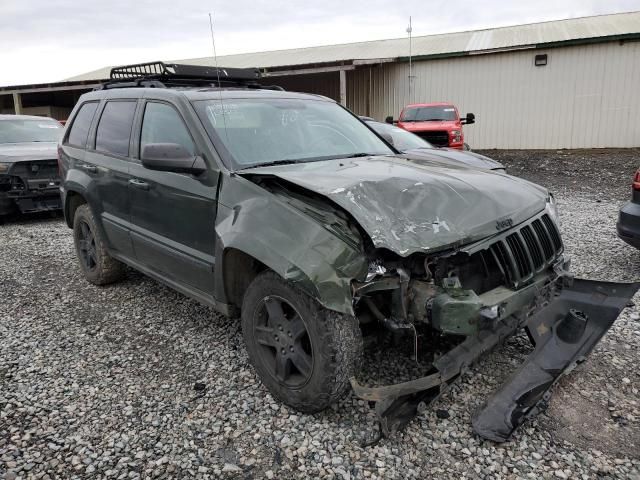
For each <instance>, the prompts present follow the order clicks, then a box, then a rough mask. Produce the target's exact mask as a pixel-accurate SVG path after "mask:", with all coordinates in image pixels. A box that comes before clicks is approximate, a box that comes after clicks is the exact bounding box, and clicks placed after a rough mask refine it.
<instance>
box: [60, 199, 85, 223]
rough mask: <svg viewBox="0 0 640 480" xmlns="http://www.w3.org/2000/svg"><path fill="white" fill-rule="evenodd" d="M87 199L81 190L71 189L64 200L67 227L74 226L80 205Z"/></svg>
mask: <svg viewBox="0 0 640 480" xmlns="http://www.w3.org/2000/svg"><path fill="white" fill-rule="evenodd" d="M85 203H88V202H87V199H86V198H85V197H84V195H83V194H82V193H80V192H77V191H75V190H69V191H68V192H67V194H66V197H65V202H64V207H63V208H64V219H65V221H66V223H67V227H69V228H73V218H74V217H75V214H76V210H78V207H79V206H80V205H84V204H85Z"/></svg>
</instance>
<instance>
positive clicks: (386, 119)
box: [384, 116, 398, 125]
mask: <svg viewBox="0 0 640 480" xmlns="http://www.w3.org/2000/svg"><path fill="white" fill-rule="evenodd" d="M384 121H385V123H388V124H389V125H393V124H394V123H398V121H397V120H394V119H393V117H392V116H388V117H387V118H385V119H384Z"/></svg>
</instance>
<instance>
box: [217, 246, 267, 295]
mask: <svg viewBox="0 0 640 480" xmlns="http://www.w3.org/2000/svg"><path fill="white" fill-rule="evenodd" d="M265 270H268V268H267V266H266V265H264V264H263V263H262V262H260V261H258V260H256V259H255V258H253V257H252V256H251V255H247V254H246V253H244V252H243V251H241V250H236V249H235V248H229V249H227V250H225V254H224V259H223V273H224V291H225V294H226V297H227V302H228V303H230V304H232V305H235V306H237V307H238V308H240V307H242V299H243V297H244V292H245V291H246V290H247V288H248V287H249V284H250V283H251V282H252V281H253V279H254V278H256V276H257V275H258V274H259V273H261V272H263V271H265Z"/></svg>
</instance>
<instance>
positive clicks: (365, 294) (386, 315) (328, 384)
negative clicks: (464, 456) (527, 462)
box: [59, 63, 638, 441]
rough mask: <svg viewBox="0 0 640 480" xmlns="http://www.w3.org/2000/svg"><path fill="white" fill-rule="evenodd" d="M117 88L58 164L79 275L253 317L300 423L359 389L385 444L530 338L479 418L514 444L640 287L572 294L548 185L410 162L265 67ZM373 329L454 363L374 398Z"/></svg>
mask: <svg viewBox="0 0 640 480" xmlns="http://www.w3.org/2000/svg"><path fill="white" fill-rule="evenodd" d="M151 71H155V72H156V73H155V74H153V75H151V74H149V73H148V72H151ZM218 76H220V77H221V79H219V78H218ZM111 77H112V79H113V80H112V81H111V82H108V83H106V84H105V85H104V86H103V87H102V88H101V89H100V90H98V91H94V92H91V93H87V94H84V95H82V97H81V98H80V100H79V102H78V104H77V105H76V107H75V108H74V111H73V112H72V115H71V117H70V122H69V124H68V126H67V128H66V131H65V135H64V137H63V139H62V142H61V144H60V148H59V152H60V164H61V172H62V178H63V188H62V199H63V203H64V212H65V217H66V221H67V224H68V226H69V227H71V228H73V235H74V240H75V246H76V250H77V254H78V258H79V262H80V267H81V269H82V272H83V273H84V275H85V277H86V278H87V280H89V281H90V282H92V283H95V284H97V285H103V284H107V283H110V282H114V281H116V280H118V279H120V278H121V277H122V275H123V273H124V265H125V264H127V265H129V266H131V267H133V268H135V269H137V270H140V271H141V272H143V273H146V274H147V275H149V276H151V277H153V278H155V279H157V280H159V281H161V282H164V283H165V284H167V285H169V286H170V287H172V288H174V289H175V290H177V291H179V292H182V293H185V294H187V295H190V296H191V297H193V298H195V299H197V300H199V301H201V302H203V303H204V304H206V305H210V306H212V307H213V308H215V309H217V310H219V311H220V312H223V313H224V314H227V315H231V316H237V315H238V314H239V315H240V316H241V323H242V330H243V335H244V340H245V344H246V348H247V352H248V355H249V359H250V361H251V363H252V364H253V365H254V367H255V369H256V371H257V373H258V375H259V376H260V378H261V380H262V382H263V383H264V385H265V386H266V387H267V388H268V389H269V391H270V392H271V393H272V394H273V395H274V396H275V397H277V398H279V399H280V400H281V401H283V402H284V403H286V404H288V405H290V406H292V407H293V408H296V409H298V410H300V411H304V412H317V411H319V410H322V409H324V408H326V407H327V406H329V405H330V404H331V403H333V402H335V401H336V400H337V399H338V398H340V397H341V396H342V395H343V394H345V393H346V392H347V391H348V390H349V389H350V388H352V389H353V391H354V392H355V394H356V395H358V396H359V397H360V398H363V399H366V400H369V401H372V402H377V403H376V411H377V413H378V416H379V419H380V423H381V427H382V432H384V433H385V434H390V433H392V432H394V431H396V430H398V429H400V428H402V427H403V426H404V425H406V423H407V422H408V421H409V420H410V419H411V418H412V417H413V416H414V415H415V413H416V412H417V410H418V408H419V407H421V406H423V405H428V404H429V403H431V402H432V401H434V400H435V399H436V398H437V397H438V396H439V394H440V392H442V391H443V389H444V388H445V387H446V386H447V385H449V384H451V383H452V382H453V381H454V380H455V379H456V378H458V377H459V376H460V374H461V372H462V371H464V370H465V369H467V368H468V367H469V365H471V364H472V363H473V361H475V360H476V359H477V358H478V357H479V356H480V355H481V354H482V353H483V352H486V351H488V350H490V349H491V348H492V347H493V346H495V345H497V344H499V343H500V342H501V341H503V340H504V339H505V338H506V337H507V336H509V335H512V334H514V333H515V332H516V331H517V330H518V329H519V328H521V327H525V328H526V329H527V330H528V331H529V334H530V337H531V339H532V341H533V342H534V343H535V346H536V348H535V350H534V351H533V353H532V354H531V355H530V356H529V357H528V359H527V360H526V361H525V363H524V364H523V366H522V367H521V370H520V371H519V373H518V374H517V375H514V376H513V377H512V378H511V379H510V380H509V381H507V383H506V384H505V386H504V387H502V389H500V390H499V391H498V392H497V393H496V394H495V395H494V396H492V397H491V398H490V399H489V400H488V402H487V404H486V406H485V407H484V408H482V409H481V410H480V411H479V413H478V414H477V415H476V416H475V417H474V421H473V422H474V426H475V429H476V431H477V432H478V433H479V434H480V435H482V436H484V437H486V438H490V439H493V440H496V441H503V440H505V439H506V438H508V437H509V436H510V434H511V433H512V431H513V430H514V429H515V428H516V427H517V426H518V425H519V424H520V423H521V422H522V421H523V419H524V418H525V417H526V416H527V415H528V414H532V413H533V412H535V406H536V405H537V403H538V402H539V400H540V399H541V398H542V397H543V396H544V395H545V394H546V392H547V391H548V390H549V388H550V387H551V386H552V385H553V383H554V382H555V381H556V380H557V379H558V378H559V377H560V375H562V374H563V373H564V372H565V371H566V370H568V369H570V368H571V367H572V366H573V365H574V364H575V363H576V362H578V361H581V360H582V359H583V358H584V357H585V355H586V354H587V353H588V352H589V351H590V350H591V349H592V348H593V347H594V345H595V344H596V343H597V342H598V341H599V339H600V338H601V337H602V335H604V333H605V332H606V331H607V329H608V328H609V327H610V326H611V324H612V323H613V321H614V320H615V318H616V317H617V316H618V314H619V312H620V310H621V309H622V308H624V307H625V305H626V304H627V302H628V301H629V298H630V297H631V296H632V295H633V294H634V293H635V291H636V290H637V288H638V285H636V284H631V285H625V284H617V283H615V284H614V283H608V282H594V281H588V280H577V279H573V278H572V277H571V275H570V274H569V273H568V272H567V267H568V259H567V258H566V257H565V255H564V247H563V243H562V240H561V237H560V232H559V230H558V228H557V225H556V206H555V203H554V202H553V198H552V197H551V196H550V195H549V193H548V192H547V191H546V190H545V189H544V188H542V187H540V186H537V185H534V184H532V183H530V182H527V181H524V180H522V179H518V178H516V177H511V176H508V175H503V174H498V173H495V172H490V171H486V170H479V169H477V168H468V167H465V166H462V165H455V166H454V165H451V164H446V163H444V162H442V161H441V157H439V156H437V155H434V156H433V157H432V158H430V157H429V155H428V154H427V153H423V154H421V155H420V156H411V155H406V154H400V152H398V151H397V150H396V149H394V148H393V147H391V146H389V145H388V144H387V143H386V142H384V141H383V140H382V139H381V137H379V136H378V135H377V134H376V133H374V132H373V131H372V130H371V129H370V128H368V127H367V126H366V125H365V124H364V123H362V122H361V121H360V120H359V119H358V118H357V117H356V116H355V115H353V114H352V113H350V112H349V111H348V110H346V109H344V108H343V107H341V106H340V105H338V104H337V103H335V102H334V101H332V100H329V99H327V98H324V97H319V96H315V95H305V94H299V93H290V92H285V91H281V90H280V89H276V88H275V87H274V88H268V87H261V86H260V85H259V84H258V82H257V77H258V72H257V70H234V69H222V68H221V69H219V70H216V69H211V68H207V67H195V66H183V65H170V66H166V65H164V64H162V63H156V64H147V65H135V66H129V67H120V68H116V69H114V70H112V73H111ZM151 87H153V88H151ZM173 87H180V88H173ZM596 292H597V294H596ZM362 325H366V326H367V329H366V330H367V331H376V330H378V331H384V330H387V331H390V332H393V333H394V334H395V335H396V336H398V337H403V336H405V337H406V336H409V339H412V344H414V343H415V342H418V341H419V340H418V338H424V337H422V336H421V337H418V336H417V332H424V333H425V335H427V336H428V338H430V339H434V341H436V344H435V345H439V347H438V348H440V349H442V350H445V347H446V350H445V352H446V353H444V354H442V355H437V356H435V357H431V356H429V352H431V353H433V351H434V350H433V348H434V346H433V345H432V344H430V343H424V344H422V343H421V344H420V352H425V353H426V354H427V355H426V356H427V358H428V359H431V360H429V362H431V361H432V368H431V372H432V373H430V374H429V375H427V376H426V377H422V378H418V379H416V380H413V381H409V382H405V383H400V384H396V385H388V386H384V387H367V386H363V385H361V384H360V383H359V382H358V380H357V375H358V373H359V370H358V365H359V363H360V359H361V357H362V350H363V330H362V329H361V326H362ZM416 352H417V351H416ZM433 358H435V360H434V359H433ZM425 361H426V360H425Z"/></svg>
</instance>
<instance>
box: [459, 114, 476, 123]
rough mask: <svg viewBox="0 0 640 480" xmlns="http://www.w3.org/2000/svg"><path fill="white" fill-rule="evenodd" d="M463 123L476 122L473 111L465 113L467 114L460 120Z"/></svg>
mask: <svg viewBox="0 0 640 480" xmlns="http://www.w3.org/2000/svg"><path fill="white" fill-rule="evenodd" d="M460 123H462V124H463V125H471V124H472V123H476V116H475V115H474V114H473V113H467V116H466V117H465V118H463V119H461V120H460Z"/></svg>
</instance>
